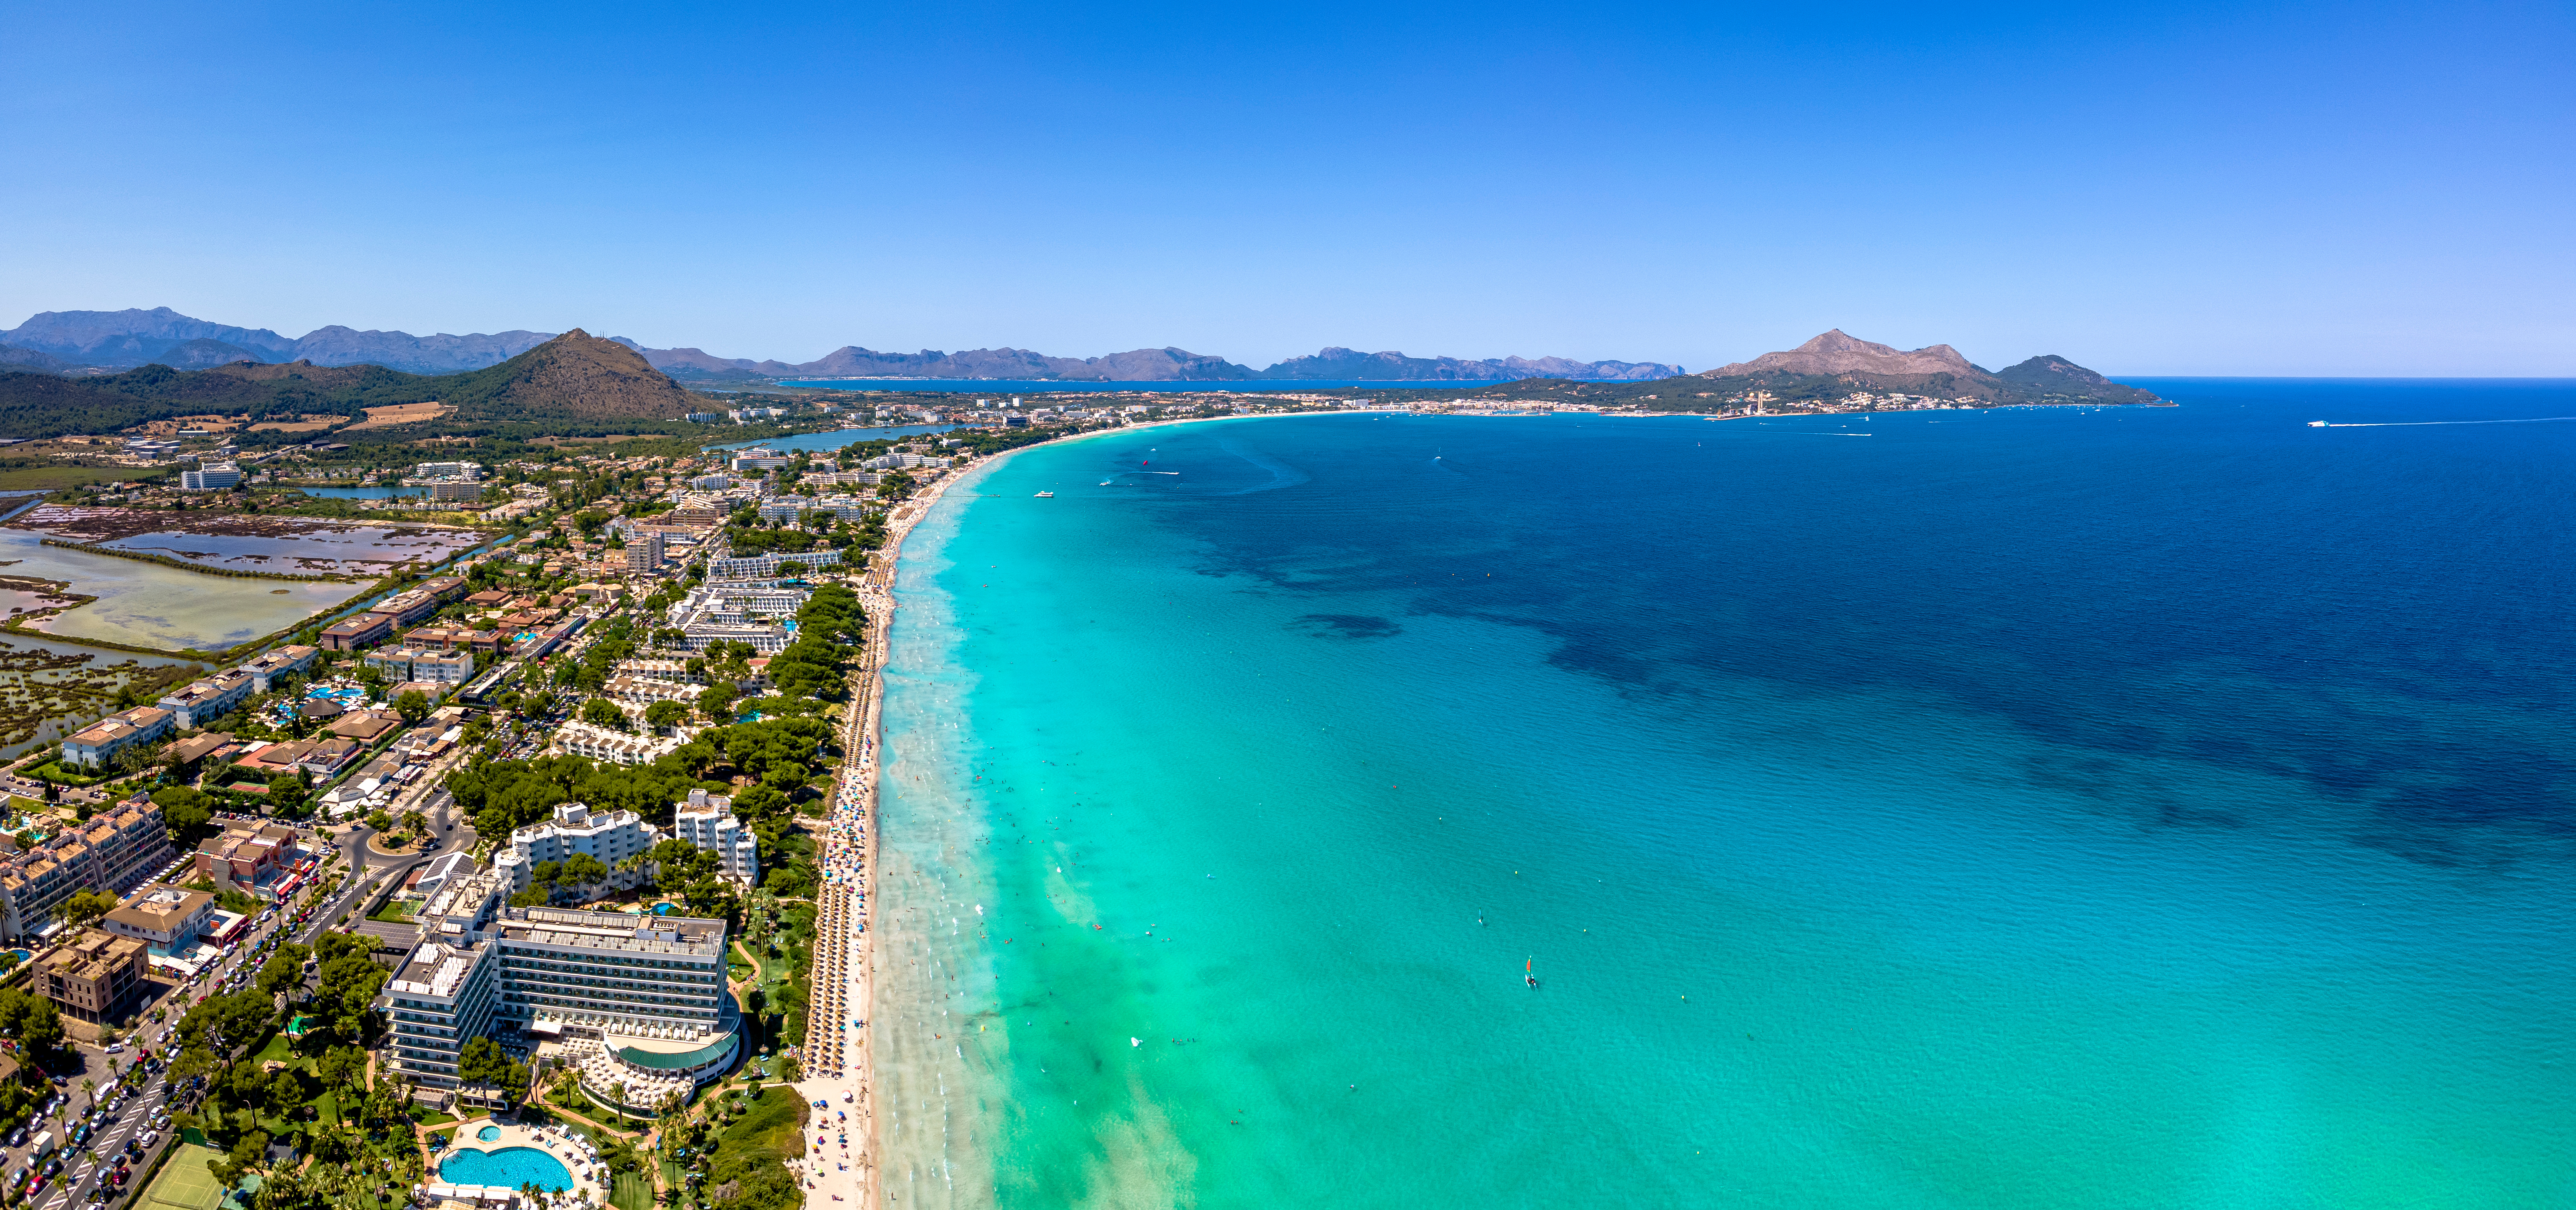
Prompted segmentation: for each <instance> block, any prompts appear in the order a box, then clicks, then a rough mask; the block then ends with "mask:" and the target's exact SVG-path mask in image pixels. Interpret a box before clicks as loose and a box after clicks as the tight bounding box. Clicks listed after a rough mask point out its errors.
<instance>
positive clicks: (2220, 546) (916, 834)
mask: <svg viewBox="0 0 2576 1210" xmlns="http://www.w3.org/2000/svg"><path fill="white" fill-rule="evenodd" d="M2140 385H2145V386H2148V387H2150V388H2151V389H2155V390H2158V391H2159V392H2160V393H2163V394H2166V395H2167V396H2169V397H2171V398H2175V399H2179V400H2181V401H2182V402H2183V404H2184V406H2182V407H2179V408H2159V409H2137V408H2119V409H2088V410H2081V411H2078V410H2002V411H1983V412H1955V411H1953V412H1916V413H1899V414H1885V415H1877V416H1872V417H1867V418H1861V417H1846V418H1833V419H1813V420H1773V421H1770V422H1767V423H1766V422H1755V421H1727V422H1722V423H1721V422H1710V421H1705V420H1697V419H1655V420H1626V419H1602V418H1597V417H1552V418H1547V417H1529V418H1468V417H1460V418H1434V417H1406V416H1372V415H1336V416H1315V417H1289V418H1273V419H1244V420H1230V421H1219V422H1212V423H1202V424H1191V425H1180V426H1165V427H1156V428H1150V429H1143V430H1135V431H1129V432H1121V433H1116V434H1112V435H1108V436H1102V437H1096V438H1090V439H1084V440H1078V441H1071V442H1064V443H1058V444H1052V445H1048V446H1042V447H1037V448H1034V449H1031V450H1028V451H1025V452H1023V453H1020V454H1018V455H1015V456H1013V457H1010V458H1008V459H1006V460H1003V461H1002V462H1000V463H998V464H996V465H992V466H989V467H987V468H985V469H982V470H979V471H976V472H973V473H972V474H971V476H970V477H969V478H968V479H967V480H966V481H965V482H964V483H961V484H960V485H959V487H958V488H957V489H954V490H952V491H951V492H950V493H949V495H948V496H947V497H946V499H945V500H944V501H943V502H942V503H941V504H940V505H939V506H938V507H937V509H935V510H934V512H933V513H932V515H931V516H930V518H929V519H928V520H927V521H925V522H924V524H923V526H922V527H921V529H920V530H918V531H917V532H916V533H915V535H914V536H913V538H912V540H911V542H910V543H909V544H908V545H907V547H906V549H905V551H904V555H903V561H902V564H901V566H900V571H899V577H900V580H899V586H900V591H901V593H902V596H903V600H904V601H905V602H906V605H905V608H904V609H903V610H902V611H901V613H900V614H899V615H898V618H897V622H896V625H895V629H894V635H893V642H894V644H895V650H894V651H893V653H892V667H891V669H890V673H889V684H888V699H887V712H886V727H887V730H886V746H887V756H888V765H887V769H886V772H885V782H884V785H885V790H886V796H885V807H884V819H883V822H882V831H883V840H882V844H883V849H884V857H883V861H882V863H881V864H882V869H881V870H880V872H879V874H878V877H877V880H876V881H877V891H878V896H879V914H878V917H877V923H876V928H877V930H878V934H879V937H878V944H879V947H880V948H879V951H878V959H877V962H878V974H877V978H878V981H879V982H878V989H879V990H878V993H877V995H878V1000H877V1003H876V1005H875V1007H874V1010H873V1012H874V1017H875V1020H874V1022H873V1024H874V1025H875V1027H876V1031H877V1032H876V1046H877V1054H878V1062H879V1065H880V1081H881V1083H880V1093H879V1096H880V1106H881V1111H882V1112H883V1113H884V1114H885V1115H886V1119H885V1120H886V1126H885V1130H884V1134H885V1139H886V1144H887V1155H886V1172H885V1183H886V1188H887V1192H888V1194H889V1196H890V1198H891V1199H892V1204H894V1205H897V1206H906V1207H909V1206H916V1205H920V1206H943V1207H944V1206H985V1205H999V1206H1009V1207H1059V1206H1139V1207H1142V1206H1182V1205H1188V1206H1202V1207H1276V1206H1285V1205H1314V1206H1390V1207H1392V1206H1403V1207H1430V1206H1439V1207H1449V1206H1456V1207H1488V1206H1586V1207H1589V1206H1614V1205H1615V1206H1766V1207H1768V1206H1776V1207H1802V1208H1828V1207H1854V1208H1863V1207H1866V1208H1871V1210H1880V1208H1889V1207H2051V1208H2074V1207H2141V1208H2144V1207H2165V1208H2170V1207H2228V1208H2243V1207H2320V1208H2324V1207H2333V1208H2340V1210H2358V1208H2365V1207H2410V1208H2422V1207H2565V1206H2569V1205H2571V1204H2576V1067H2571V1059H2576V1055H2571V1051H2576V910H2571V907H2570V899H2571V896H2570V876H2571V874H2576V691H2571V685H2576V630H2571V627H2570V625H2569V621H2568V619H2569V617H2570V616H2571V607H2576V549H2571V546H2576V493H2571V487H2576V423H2536V424H2440V425H2420V424H2418V425H2417V426H2416V427H2350V428H2324V429H2319V428H2311V427H2309V426H2308V424H2307V423H2306V422H2307V421H2310V420H2318V419H2323V420H2330V421H2337V422H2351V423H2363V422H2408V423H2410V424H2415V423H2416V422H2424V421H2463V420H2498V419H2510V418H2536V417H2553V416H2576V384H2571V383H2565V382H2552V383H2501V384H2495V383H2486V384H2481V383H2444V382H2284V381H2225V380H2196V381H2159V382H2142V383H2141V384H2140ZM1149 464H1150V465H1149ZM1161 472H1174V473H1170V474H1166V473H1161ZM1041 490H1049V491H1053V492H1054V493H1056V494H1055V496H1054V498H1052V499H1038V498H1035V497H1034V495H1033V493H1035V492H1038V491H1041ZM1525 968H1526V969H1528V970H1530V971H1534V972H1535V974H1536V976H1537V977H1538V979H1539V986H1538V987H1537V988H1536V989H1532V988H1531V987H1529V986H1528V985H1527V984H1526V983H1525V982H1524V970H1525Z"/></svg>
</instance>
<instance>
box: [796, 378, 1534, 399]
mask: <svg viewBox="0 0 2576 1210" xmlns="http://www.w3.org/2000/svg"><path fill="white" fill-rule="evenodd" d="M1500 381H1503V380H1502V379H1496V380H1494V381H1491V382H1483V381H1459V382H1449V381H1432V380H1406V381H1394V382H1389V381H1380V380H1376V379H1363V378H1333V379H1320V378H1319V379H1298V378H1257V379H1256V378H1247V379H1239V380H1238V379H1219V378H1191V379H1184V380H1181V381H1177V382H1085V381H1082V380H1080V379H1063V378H1018V379H1003V378H811V379H794V380H791V381H787V382H783V383H781V384H780V385H782V386H791V387H823V388H828V389H830V390H835V391H940V392H945V393H949V394H956V395H1046V394H1054V393H1058V392H1067V391H1070V392H1076V393H1095V392H1101V391H1150V392H1153V393H1156V394H1174V393H1186V392H1192V391H1252V392H1262V393H1269V392H1276V391H1333V390H1340V389H1343V388H1345V387H1356V388H1359V389H1361V390H1369V389H1373V388H1374V389H1380V390H1394V389H1398V388H1403V389H1410V390H1421V389H1424V388H1434V389H1440V390H1446V389H1449V388H1451V387H1489V386H1493V385H1494V383H1495V382H1500Z"/></svg>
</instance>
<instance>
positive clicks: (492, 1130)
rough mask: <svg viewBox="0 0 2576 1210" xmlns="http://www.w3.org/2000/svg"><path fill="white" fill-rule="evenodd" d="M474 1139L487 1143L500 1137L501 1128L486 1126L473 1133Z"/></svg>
mask: <svg viewBox="0 0 2576 1210" xmlns="http://www.w3.org/2000/svg"><path fill="white" fill-rule="evenodd" d="M474 1137H475V1138H478V1139H481V1140H483V1141H484V1142H486V1143H489V1142H491V1141H492V1140H494V1139H497V1138H499V1137H501V1128H500V1127H498V1126H486V1127H484V1128H482V1129H481V1130H477V1131H475V1132H474Z"/></svg>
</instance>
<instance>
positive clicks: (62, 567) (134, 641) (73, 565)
mask: <svg viewBox="0 0 2576 1210" xmlns="http://www.w3.org/2000/svg"><path fill="white" fill-rule="evenodd" d="M45 537H46V535H45V534H43V533H41V532H39V531H36V530H27V529H14V528H5V527H0V574H5V575H12V576H25V577H29V578H32V579H39V580H57V581H62V582H64V583H67V584H69V585H70V586H71V591H73V592H76V593H80V594H82V595H84V596H94V597H97V598H98V599H97V600H95V601H92V602H90V603H89V604H87V605H82V606H78V607H76V608H73V609H70V610H67V611H65V612H63V613H59V614H56V615H54V616H53V617H50V618H46V619H44V620H42V621H39V622H34V623H30V624H29V628H30V629H34V630H38V631H41V632H43V633H45V634H49V635H56V636H59V637H62V638H66V639H75V640H77V639H94V640H98V641H101V642H108V643H120V644H124V645H127V646H133V647H148V648H154V649H157V650H161V651H171V652H177V651H181V650H185V649H195V650H199V651H214V650H220V649H222V648H226V647H230V646H232V645H233V644H235V643H240V642H243V641H246V640H249V639H254V638H258V637H259V636H261V635H264V634H268V633H271V632H273V631H278V630H283V629H285V628H287V627H289V626H293V625H295V624H296V623H298V622H301V621H303V620H304V619H305V618H308V617H311V616H312V615H314V614H316V613H320V612H322V611H324V610H327V609H329V608H331V607H332V606H335V605H338V604H341V603H342V602H345V601H347V600H349V599H350V598H351V597H354V596H357V595H358V594H359V593H360V592H363V591H365V590H366V589H367V588H368V587H369V585H368V584H366V583H343V582H333V581H299V582H293V583H289V582H284V581H278V580H259V579H237V578H232V577H226V576H209V575H203V574H200V573H197V572H192V571H182V570H180V569H179V568H175V567H164V566H161V565H159V564H155V563H145V562H141V561H139V560H134V559H120V558H116V557H114V556H112V555H94V554H89V553H86V552H83V551H76V550H64V549H62V548H61V547H55V546H45V545H42V542H43V540H44V538H45Z"/></svg>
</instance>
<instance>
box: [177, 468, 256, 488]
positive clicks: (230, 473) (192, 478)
mask: <svg viewBox="0 0 2576 1210" xmlns="http://www.w3.org/2000/svg"><path fill="white" fill-rule="evenodd" d="M239 486H241V468H240V467H238V466H234V465H233V464H232V463H229V462H208V463H206V464H204V465H202V466H200V467H198V468H197V469H196V470H193V471H181V472H179V490H180V491H183V492H222V491H231V490H232V489H234V488H236V487H239Z"/></svg>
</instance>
